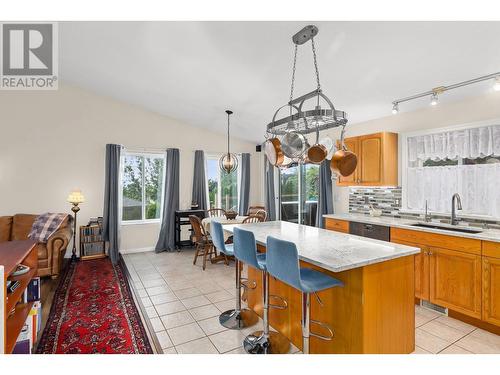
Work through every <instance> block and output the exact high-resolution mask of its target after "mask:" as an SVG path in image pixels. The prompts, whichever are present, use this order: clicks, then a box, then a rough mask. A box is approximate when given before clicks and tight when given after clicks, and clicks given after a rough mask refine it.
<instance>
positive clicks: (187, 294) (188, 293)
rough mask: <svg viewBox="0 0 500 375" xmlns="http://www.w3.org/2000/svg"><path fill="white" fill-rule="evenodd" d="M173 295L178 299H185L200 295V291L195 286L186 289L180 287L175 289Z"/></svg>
mask: <svg viewBox="0 0 500 375" xmlns="http://www.w3.org/2000/svg"><path fill="white" fill-rule="evenodd" d="M174 293H175V295H176V296H177V298H179V299H185V298H191V297H196V296H199V295H201V292H200V291H199V290H198V289H197V288H194V287H193V288H187V289H180V290H176V291H175V292H174Z"/></svg>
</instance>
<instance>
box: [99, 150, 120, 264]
mask: <svg viewBox="0 0 500 375" xmlns="http://www.w3.org/2000/svg"><path fill="white" fill-rule="evenodd" d="M121 150H122V146H121V145H113V144H107V145H106V161H105V163H106V164H105V177H104V210H103V215H102V219H103V221H102V231H103V238H104V240H105V241H107V242H108V244H109V245H108V255H109V258H110V259H111V262H113V264H117V263H118V260H119V249H120V243H119V242H120V234H119V230H120V210H119V204H120V158H121Z"/></svg>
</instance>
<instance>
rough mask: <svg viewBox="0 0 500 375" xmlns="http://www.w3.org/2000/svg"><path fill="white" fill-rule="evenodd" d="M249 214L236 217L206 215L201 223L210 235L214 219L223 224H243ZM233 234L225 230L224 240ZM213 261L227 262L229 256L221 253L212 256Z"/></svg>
mask: <svg viewBox="0 0 500 375" xmlns="http://www.w3.org/2000/svg"><path fill="white" fill-rule="evenodd" d="M247 217H248V216H243V215H242V216H240V215H238V216H236V217H235V218H234V219H228V218H226V217H223V216H216V217H206V218H204V219H203V220H202V221H201V225H203V228H205V231H206V232H207V234H208V235H210V224H211V223H212V221H217V222H218V223H221V224H222V225H228V224H241V223H243V221H244V220H245V219H246V218H247ZM231 236H232V233H230V232H228V231H226V230H224V241H225V242H227V240H229V238H230V237H231ZM210 261H211V262H212V263H217V262H221V261H224V262H226V263H227V257H226V256H225V255H224V254H219V255H217V256H215V257H214V258H212V259H211V260H210Z"/></svg>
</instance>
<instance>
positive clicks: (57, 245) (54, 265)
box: [0, 214, 72, 279]
mask: <svg viewBox="0 0 500 375" xmlns="http://www.w3.org/2000/svg"><path fill="white" fill-rule="evenodd" d="M37 216H38V215H29V214H17V215H14V216H0V242H5V241H15V240H26V239H28V234H29V232H30V231H31V226H32V225H33V222H34V221H35V219H36V218H37ZM71 235H72V230H71V226H70V225H69V218H67V219H66V220H65V221H64V222H63V223H62V224H61V227H60V228H59V229H58V230H57V231H56V232H55V233H54V234H53V235H52V236H50V238H49V240H48V241H47V243H46V244H45V243H39V244H37V245H36V246H37V250H38V276H51V277H52V278H53V279H55V278H57V277H58V276H59V273H60V272H61V270H62V261H63V258H64V254H65V253H66V247H67V246H68V242H69V240H70V239H71Z"/></svg>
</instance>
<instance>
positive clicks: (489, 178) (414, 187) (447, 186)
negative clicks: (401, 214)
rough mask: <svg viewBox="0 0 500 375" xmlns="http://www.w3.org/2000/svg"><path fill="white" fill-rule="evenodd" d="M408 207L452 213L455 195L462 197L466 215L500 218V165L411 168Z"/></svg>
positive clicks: (409, 172)
mask: <svg viewBox="0 0 500 375" xmlns="http://www.w3.org/2000/svg"><path fill="white" fill-rule="evenodd" d="M407 173H408V176H407V179H408V181H407V185H408V187H407V206H408V208H409V209H414V210H423V209H424V208H425V200H427V202H428V207H429V210H430V211H434V212H444V213H449V212H451V196H452V195H453V194H454V193H458V194H460V196H461V198H462V208H463V211H461V212H463V213H464V214H472V215H489V216H493V217H500V189H499V188H498V183H499V181H500V163H495V164H479V165H458V166H445V167H418V168H408V172H407Z"/></svg>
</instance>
